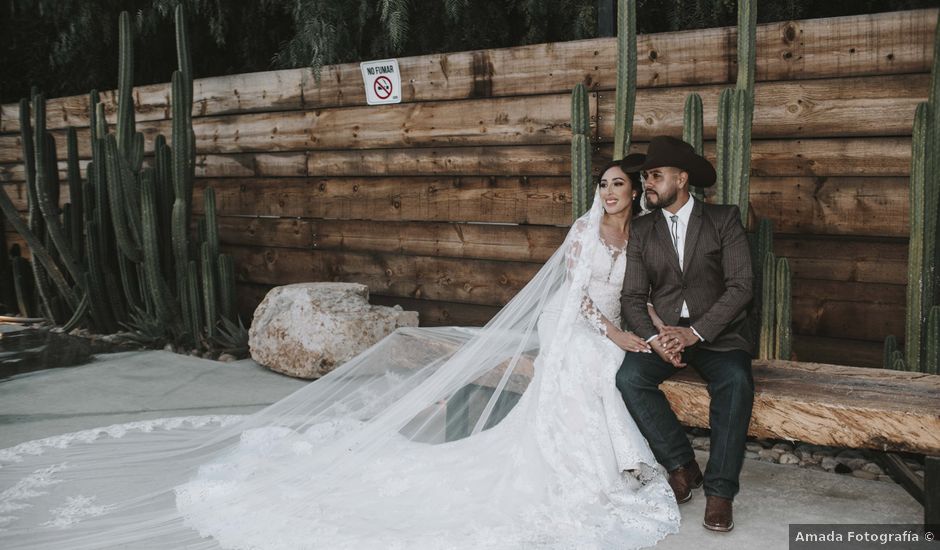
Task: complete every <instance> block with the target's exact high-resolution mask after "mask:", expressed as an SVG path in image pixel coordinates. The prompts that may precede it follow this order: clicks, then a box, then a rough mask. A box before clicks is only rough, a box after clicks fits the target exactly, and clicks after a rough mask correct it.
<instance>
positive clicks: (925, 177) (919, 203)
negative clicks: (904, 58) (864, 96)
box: [894, 23, 940, 372]
mask: <svg viewBox="0 0 940 550" xmlns="http://www.w3.org/2000/svg"><path fill="white" fill-rule="evenodd" d="M937 32H940V23H938V26H937ZM937 32H935V33H934V35H935V37H934V54H935V55H934V59H933V66H932V67H931V78H930V90H929V93H928V97H927V101H926V102H924V103H920V104H919V105H917V109H916V111H915V113H914V129H913V135H912V139H911V149H912V150H911V183H910V194H909V205H910V239H909V241H908V269H907V318H906V323H905V342H904V352H905V361H904V362H903V363H897V362H896V363H895V365H894V366H895V367H898V366H902V367H903V368H905V369H907V370H911V371H920V372H930V369H933V371H934V372H936V346H937V344H936V342H935V341H932V339H935V338H936V327H935V325H936V322H935V323H934V326H931V323H930V320H931V319H930V318H931V316H933V315H935V314H934V308H935V307H936V306H937V305H938V294H940V288H938V287H940V277H938V273H937V264H938V263H940V248H938V247H937V236H938V235H937V232H938V229H940V228H938V221H937V217H938V210H940V102H938V95H940V59H938V55H937V52H940V35H938V34H937ZM931 354H933V355H931Z"/></svg>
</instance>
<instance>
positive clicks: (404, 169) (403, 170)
mask: <svg viewBox="0 0 940 550" xmlns="http://www.w3.org/2000/svg"><path fill="white" fill-rule="evenodd" d="M632 150H633V151H638V152H645V151H646V143H645V142H635V143H634V144H633V147H632ZM612 152H613V145H612V144H610V143H604V144H601V145H600V147H598V148H597V150H596V151H595V153H594V163H593V164H594V169H595V170H597V169H598V168H599V166H601V165H602V164H603V163H604V162H605V161H606V160H607V159H609V158H610V157H611V154H612ZM705 156H706V157H707V158H708V159H709V160H710V161H712V162H714V161H715V142H713V141H706V142H705ZM150 158H151V157H147V158H146V159H145V163H146V164H147V165H149V160H150ZM88 162H89V160H87V159H82V160H81V161H79V166H80V169H81V173H82V176H83V177H85V176H86V168H87V165H88ZM910 165H911V140H910V138H908V137H862V138H851V137H850V138H820V139H758V140H754V141H753V142H752V145H751V173H752V174H753V175H755V176H842V177H846V176H867V177H874V176H895V177H897V176H908V175H909V174H910ZM66 169H67V166H66V162H65V161H64V160H63V161H60V162H59V178H60V180H62V181H65V179H66ZM570 172H571V147H570V146H569V145H566V144H556V145H515V146H472V147H408V148H395V149H337V150H323V151H316V152H286V153H228V154H225V153H222V154H203V155H198V156H197V157H196V177H200V178H203V177H207V178H228V177H241V178H253V177H304V176H314V177H338V176H343V177H348V176H568V175H569V174H570ZM25 179H26V177H25V174H24V170H23V165H22V164H11V163H8V164H0V182H17V181H24V180H25Z"/></svg>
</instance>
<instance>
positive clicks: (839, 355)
mask: <svg viewBox="0 0 940 550" xmlns="http://www.w3.org/2000/svg"><path fill="white" fill-rule="evenodd" d="M883 348H884V343H883V342H869V341H866V340H852V339H849V338H828V337H825V336H812V335H808V334H794V335H793V347H792V351H793V353H794V360H796V361H809V362H812V363H829V364H832V365H851V366H855V367H868V368H875V369H880V368H881V367H882V355H883Z"/></svg>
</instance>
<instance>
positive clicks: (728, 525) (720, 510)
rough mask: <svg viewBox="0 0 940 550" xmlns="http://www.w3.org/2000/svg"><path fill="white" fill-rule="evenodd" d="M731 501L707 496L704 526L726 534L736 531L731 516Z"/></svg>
mask: <svg viewBox="0 0 940 550" xmlns="http://www.w3.org/2000/svg"><path fill="white" fill-rule="evenodd" d="M731 502H732V501H731V499H728V498H724V497H716V496H714V495H705V519H704V520H703V521H702V525H703V526H705V528H706V529H709V530H711V531H720V532H723V533H726V532H728V531H730V530H732V529H734V519H733V518H732V516H731Z"/></svg>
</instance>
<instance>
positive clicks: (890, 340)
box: [881, 334, 898, 369]
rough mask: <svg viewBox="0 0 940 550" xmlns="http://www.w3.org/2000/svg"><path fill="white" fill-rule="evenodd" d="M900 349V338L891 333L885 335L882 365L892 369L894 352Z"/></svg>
mask: <svg viewBox="0 0 940 550" xmlns="http://www.w3.org/2000/svg"><path fill="white" fill-rule="evenodd" d="M897 351H898V339H897V338H896V337H895V336H894V335H893V334H889V335H888V336H886V337H885V344H884V348H883V350H882V357H881V366H882V368H886V369H890V368H892V367H893V366H894V354H895V352H897Z"/></svg>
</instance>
